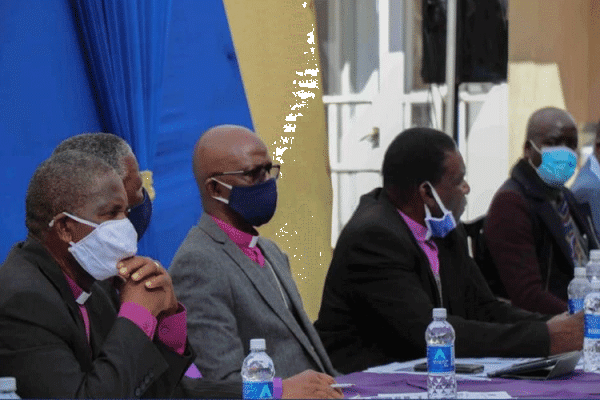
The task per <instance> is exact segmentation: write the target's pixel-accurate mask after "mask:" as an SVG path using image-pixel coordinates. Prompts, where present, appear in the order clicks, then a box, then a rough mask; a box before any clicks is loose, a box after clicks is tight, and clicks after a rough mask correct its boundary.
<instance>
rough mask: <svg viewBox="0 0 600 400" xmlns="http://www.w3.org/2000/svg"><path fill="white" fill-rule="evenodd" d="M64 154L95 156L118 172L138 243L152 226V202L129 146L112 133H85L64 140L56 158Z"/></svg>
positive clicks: (128, 214) (57, 148) (55, 151)
mask: <svg viewBox="0 0 600 400" xmlns="http://www.w3.org/2000/svg"><path fill="white" fill-rule="evenodd" d="M65 150H77V151H81V152H83V153H88V154H92V155H94V156H96V157H98V158H100V159H102V160H104V161H105V162H106V163H108V165H110V166H111V167H113V168H114V169H115V171H117V174H118V175H119V176H120V177H121V179H122V180H123V185H124V186H125V192H126V193H127V202H128V203H129V206H128V212H127V218H128V219H129V220H130V221H131V223H132V224H133V227H134V228H135V231H136V232H137V236H138V241H139V240H140V239H141V238H142V236H143V235H144V233H145V232H146V230H147V229H148V225H149V224H150V219H151V217H152V201H151V199H150V195H149V194H148V191H146V189H145V188H144V187H143V186H142V177H141V175H140V170H139V165H138V162H137V159H136V158H135V155H134V154H133V151H132V150H131V147H130V146H129V145H128V144H127V142H126V141H125V140H123V139H121V138H120V137H118V136H116V135H113V134H111V133H83V134H81V135H76V136H71V137H70V138H68V139H65V140H63V141H62V142H61V143H60V144H59V145H58V146H57V147H56V149H54V152H53V154H57V153H60V152H62V151H65Z"/></svg>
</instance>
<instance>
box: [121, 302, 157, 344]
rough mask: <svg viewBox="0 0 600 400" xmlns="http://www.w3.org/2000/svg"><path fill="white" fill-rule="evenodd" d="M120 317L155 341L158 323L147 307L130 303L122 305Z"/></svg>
mask: <svg viewBox="0 0 600 400" xmlns="http://www.w3.org/2000/svg"><path fill="white" fill-rule="evenodd" d="M118 316H119V317H123V318H127V319H128V320H130V321H131V322H133V323H134V324H136V325H137V326H138V327H139V328H140V329H141V330H142V331H144V333H145V334H146V335H147V336H148V338H150V340H153V339H154V332H155V331H156V324H157V322H158V321H157V320H156V318H154V315H152V313H150V311H148V310H147V309H146V308H145V307H143V306H141V305H139V304H137V303H133V302H130V301H128V302H126V303H123V304H122V305H121V309H120V310H119V315H118Z"/></svg>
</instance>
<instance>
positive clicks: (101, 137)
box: [52, 132, 132, 179]
mask: <svg viewBox="0 0 600 400" xmlns="http://www.w3.org/2000/svg"><path fill="white" fill-rule="evenodd" d="M65 150H77V151H81V152H84V153H88V154H92V155H94V156H96V157H99V158H101V159H102V160H104V161H105V162H107V163H108V165H110V166H111V167H113V168H114V169H115V170H116V171H117V173H118V174H119V176H120V177H121V179H123V178H125V175H127V166H126V165H125V163H124V162H123V159H124V158H125V157H127V156H128V155H129V154H132V151H131V147H130V146H129V144H127V142H126V141H125V140H123V139H122V138H120V137H118V136H117V135H113V134H112V133H102V132H98V133H82V134H81V135H76V136H72V137H70V138H68V139H65V140H63V141H62V142H61V143H60V144H59V145H58V146H57V147H56V148H55V149H54V152H53V153H52V154H58V153H60V152H62V151H65Z"/></svg>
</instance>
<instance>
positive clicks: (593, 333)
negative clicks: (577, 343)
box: [583, 314, 600, 339]
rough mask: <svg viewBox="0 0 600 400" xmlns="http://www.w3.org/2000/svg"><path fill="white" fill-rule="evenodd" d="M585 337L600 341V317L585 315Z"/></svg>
mask: <svg viewBox="0 0 600 400" xmlns="http://www.w3.org/2000/svg"><path fill="white" fill-rule="evenodd" d="M583 322H584V331H583V332H584V336H585V337H586V338H588V339H600V315H592V314H585V318H584V320H583Z"/></svg>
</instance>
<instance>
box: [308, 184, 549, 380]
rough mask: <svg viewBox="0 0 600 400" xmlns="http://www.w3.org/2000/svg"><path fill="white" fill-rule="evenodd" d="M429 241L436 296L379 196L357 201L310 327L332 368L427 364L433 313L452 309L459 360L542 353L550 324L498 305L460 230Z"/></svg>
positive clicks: (400, 223) (423, 259) (422, 261)
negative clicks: (436, 271) (435, 260)
mask: <svg viewBox="0 0 600 400" xmlns="http://www.w3.org/2000/svg"><path fill="white" fill-rule="evenodd" d="M435 242H436V244H437V247H438V249H439V262H440V280H441V286H442V293H441V295H440V293H439V292H438V289H437V286H436V283H435V278H434V276H433V273H432V272H431V267H430V265H429V262H428V260H427V256H426V255H425V253H424V252H423V251H422V250H421V248H420V247H419V245H418V244H417V242H416V240H415V238H414V236H413V235H412V233H411V232H410V230H409V228H408V226H407V225H406V223H405V222H404V220H403V219H402V217H401V216H400V215H399V214H398V211H397V210H396V208H395V207H394V206H393V205H392V203H391V202H390V201H389V199H388V197H387V195H386V194H385V193H384V192H383V190H382V189H375V190H374V191H372V192H370V193H368V194H366V195H364V196H362V197H361V201H360V204H359V206H358V209H357V210H356V212H355V213H354V215H353V216H352V218H351V219H350V221H349V222H348V224H347V225H346V227H345V228H344V229H343V231H342V233H341V234H340V237H339V239H338V243H337V246H336V248H335V250H334V253H333V259H332V261H331V266H330V267H329V271H328V273H327V278H326V280H325V289H324V292H323V299H322V304H321V309H320V311H319V318H318V320H317V321H316V323H315V326H316V328H317V331H318V332H319V334H320V336H321V339H322V341H323V343H324V345H325V347H326V349H327V352H328V353H329V356H330V358H331V360H332V362H333V365H334V367H335V368H336V369H338V370H339V371H341V372H344V373H348V372H352V371H357V370H362V369H365V368H368V367H371V366H375V365H381V364H386V363H389V362H392V361H402V360H409V359H415V358H420V357H424V356H425V329H426V328H427V325H428V324H429V323H430V321H431V319H432V309H433V308H434V307H445V308H446V309H447V311H448V321H449V322H450V323H451V324H452V326H453V327H454V329H455V331H456V342H455V346H456V355H457V356H458V357H469V356H472V357H480V356H546V355H548V353H549V347H550V340H549V336H548V330H547V327H546V324H545V322H544V321H545V320H547V319H548V318H549V317H548V316H544V315H541V314H537V313H530V312H527V311H523V310H521V309H518V308H515V307H512V306H510V305H508V304H506V303H504V302H501V301H498V300H496V298H495V297H494V296H493V295H492V293H491V291H490V289H489V288H488V286H487V284H486V282H485V280H484V278H483V276H482V275H481V273H480V271H479V269H478V268H477V266H476V265H475V263H474V262H473V260H472V259H471V258H470V256H469V255H468V251H467V245H466V240H465V237H464V232H463V231H461V230H459V229H455V230H454V231H453V232H452V233H450V234H449V235H448V236H447V237H446V238H444V239H436V240H435Z"/></svg>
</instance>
